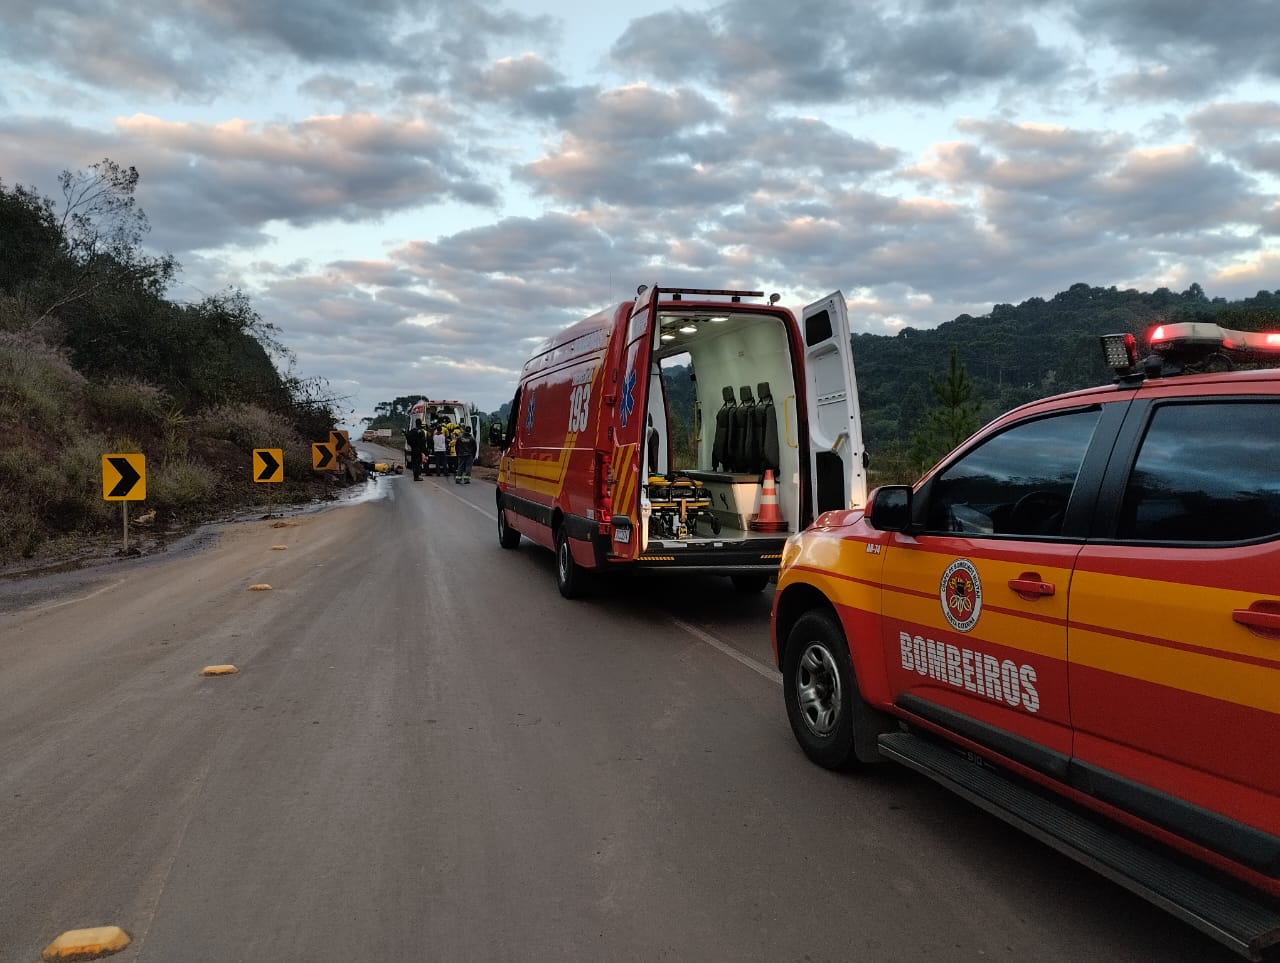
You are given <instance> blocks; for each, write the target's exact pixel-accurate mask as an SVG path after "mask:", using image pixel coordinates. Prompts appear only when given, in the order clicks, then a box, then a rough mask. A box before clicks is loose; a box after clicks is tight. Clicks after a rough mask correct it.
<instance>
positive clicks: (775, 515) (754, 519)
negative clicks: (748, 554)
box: [747, 469, 787, 532]
mask: <svg viewBox="0 0 1280 963" xmlns="http://www.w3.org/2000/svg"><path fill="white" fill-rule="evenodd" d="M747 527H748V528H750V529H751V530H752V531H756V532H785V531H786V530H787V523H786V522H785V521H784V520H783V518H782V513H781V512H779V511H778V486H777V485H775V484H774V482H773V470H772V469H765V473H764V481H763V482H762V483H761V485H760V511H759V512H758V513H757V514H755V515H752V516H751V518H750V520H749V521H748V522H747Z"/></svg>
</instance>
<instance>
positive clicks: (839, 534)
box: [771, 322, 1280, 959]
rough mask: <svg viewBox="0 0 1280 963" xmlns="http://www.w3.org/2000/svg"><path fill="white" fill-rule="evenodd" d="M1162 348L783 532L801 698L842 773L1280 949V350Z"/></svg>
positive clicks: (783, 574) (1260, 337) (1180, 329)
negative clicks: (923, 468) (943, 793)
mask: <svg viewBox="0 0 1280 963" xmlns="http://www.w3.org/2000/svg"><path fill="white" fill-rule="evenodd" d="M1146 341H1147V345H1148V351H1149V353H1148V354H1147V355H1146V356H1145V357H1140V356H1139V352H1138V345H1137V341H1136V339H1135V338H1134V336H1133V335H1117V336H1109V337H1107V338H1105V339H1104V348H1105V351H1106V356H1107V358H1108V363H1109V364H1110V365H1111V366H1112V367H1113V368H1114V369H1115V370H1116V371H1117V372H1118V377H1117V380H1116V382H1115V384H1113V385H1109V386H1106V387H1100V388H1092V389H1088V390H1084V391H1076V392H1072V393H1069V394H1064V395H1057V396H1053V397H1050V398H1045V399H1042V400H1040V401H1036V402H1032V403H1030V404H1027V405H1023V406H1022V407H1020V408H1017V409H1015V410H1013V411H1011V412H1008V413H1007V414H1005V415H1002V416H1001V417H999V418H997V419H996V420H995V421H993V422H992V423H991V424H990V425H988V426H986V427H985V428H983V429H982V430H980V431H979V432H977V433H976V434H975V435H974V436H973V437H972V438H970V439H968V440H967V441H966V442H964V443H963V444H961V446H960V447H959V448H957V449H956V450H955V451H954V452H952V453H951V454H949V455H948V456H946V457H945V458H943V459H942V461H941V462H939V464H938V465H937V466H935V467H934V468H933V469H931V470H930V471H929V472H928V473H927V474H926V475H925V476H924V477H923V478H922V479H921V480H920V481H919V482H917V483H916V484H915V485H914V486H905V485H897V486H885V487H882V488H878V489H876V491H874V492H873V493H872V494H871V496H870V497H869V500H868V504H867V506H866V508H865V511H863V510H858V511H837V512H829V513H827V514H825V515H823V516H821V517H819V518H818V519H817V520H816V521H815V523H814V524H813V525H812V526H811V527H810V528H809V529H807V530H806V531H804V532H803V533H800V534H798V535H796V536H794V537H792V538H791V539H790V540H789V541H788V543H787V545H786V548H785V551H784V555H785V557H784V559H783V562H782V567H781V569H780V572H779V576H778V588H777V591H776V593H775V595H774V604H773V611H772V617H771V626H772V639H773V645H774V652H775V655H776V659H777V664H778V667H779V669H780V670H781V671H782V676H783V693H784V704H785V707H786V713H787V717H788V720H789V722H790V725H791V729H792V731H793V732H794V734H795V737H796V740H797V741H798V742H799V744H800V746H801V747H802V748H803V750H804V752H805V753H806V754H807V755H808V756H809V757H810V758H811V759H813V760H814V761H815V762H817V763H819V764H820V765H823V766H827V767H830V768H843V767H846V766H849V765H857V764H865V763H872V762H876V761H879V760H882V759H891V760H895V761H897V762H900V763H902V764H904V765H907V766H909V767H911V768H913V769H915V770H916V771H918V772H920V773H923V774H924V775H926V776H928V777H929V778H931V779H934V780H936V781H937V782H939V783H940V784H942V785H944V786H946V787H947V788H949V789H952V790H953V791H955V792H957V793H959V794H961V795H962V796H964V797H965V798H967V799H969V800H970V801H972V802H974V803H976V804H977V805H979V806H981V807H983V808H984V809H987V810H988V811H989V812H991V813H993V814H995V815H997V816H999V817H1001V818H1003V819H1005V820H1007V821H1008V822H1010V823H1011V824H1013V825H1015V826H1017V827H1018V828H1020V829H1023V830H1026V831H1027V832H1030V833H1031V834H1033V835H1034V836H1035V837H1036V838H1038V839H1040V840H1042V841H1043V842H1046V843H1048V844H1049V845H1051V846H1053V847H1055V848H1057V849H1059V850H1060V851H1062V852H1064V853H1066V854H1067V855H1070V856H1072V857H1074V858H1076V859H1079V860H1081V861H1082V862H1084V863H1085V864H1086V865H1089V866H1091V867H1093V868H1094V869H1096V870H1098V871H1100V872H1102V873H1103V874H1105V875H1107V876H1108V877H1110V878H1111V879H1113V880H1115V881H1116V882H1118V883H1120V884H1121V885H1123V886H1125V887H1127V888H1129V889H1130V890H1132V891H1134V892H1136V893H1138V894H1140V895H1142V896H1144V897H1146V898H1149V899H1151V900H1152V901H1154V902H1156V903H1157V904H1159V905H1160V906H1162V907H1164V908H1165V909H1167V910H1170V911H1171V912H1173V913H1175V914H1176V915H1177V916H1179V917H1180V918H1182V919H1184V920H1186V921H1187V922H1189V923H1191V924H1192V925H1194V926H1196V927H1198V928H1199V929H1201V930H1203V931H1204V932H1205V933H1207V934H1209V935H1211V936H1213V937H1214V938H1216V939H1218V940H1220V941H1221V942H1223V943H1225V944H1226V945H1228V946H1230V947H1231V948H1232V949H1234V950H1236V951H1237V952H1239V953H1241V954H1242V955H1244V956H1247V957H1249V958H1251V959H1263V958H1270V957H1271V956H1273V955H1275V954H1276V952H1277V950H1278V949H1280V767H1278V766H1277V765H1276V749H1277V747H1278V746H1280V371H1277V370H1275V369H1274V367H1268V366H1274V365H1276V364H1277V363H1280V334H1277V333H1271V332H1262V333H1257V332H1248V333H1246V332H1239V331H1230V330H1226V329H1222V328H1219V327H1218V326H1217V325H1215V324H1209V323H1203V322H1195V323H1168V324H1163V325H1159V326H1157V327H1155V328H1153V329H1152V330H1151V331H1149V332H1148V334H1147V338H1146ZM1246 369H1257V370H1246ZM1173 375H1177V377H1174V376H1173Z"/></svg>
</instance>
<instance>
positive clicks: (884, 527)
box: [867, 485, 911, 532]
mask: <svg viewBox="0 0 1280 963" xmlns="http://www.w3.org/2000/svg"><path fill="white" fill-rule="evenodd" d="M867 502H868V505H867V520H868V521H869V522H870V523H871V527H872V528H875V529H879V530H880V531H882V532H906V531H908V530H909V529H910V528H911V486H910V485H881V486H880V487H879V488H877V489H876V490H875V491H873V492H872V493H871V495H870V496H869V497H868V498H867Z"/></svg>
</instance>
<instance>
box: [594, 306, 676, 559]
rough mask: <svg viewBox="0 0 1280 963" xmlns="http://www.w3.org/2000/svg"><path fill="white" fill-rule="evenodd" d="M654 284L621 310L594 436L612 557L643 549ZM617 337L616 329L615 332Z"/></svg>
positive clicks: (632, 554)
mask: <svg viewBox="0 0 1280 963" xmlns="http://www.w3.org/2000/svg"><path fill="white" fill-rule="evenodd" d="M660 294H661V292H660V290H659V288H658V286H657V285H656V284H653V285H647V286H641V287H640V288H638V289H637V291H636V298H635V302H634V304H633V306H632V307H631V310H630V311H629V312H628V313H627V314H626V318H625V324H624V331H623V337H622V338H620V339H619V340H621V342H622V343H621V344H620V345H611V346H610V351H609V362H608V364H609V367H610V368H611V369H612V370H611V371H610V372H609V378H610V383H609V387H608V389H607V391H606V404H607V405H609V406H610V408H611V410H612V412H613V415H612V417H611V418H610V419H609V420H608V424H607V427H606V426H605V423H604V421H603V420H602V422H601V425H602V429H603V430H604V432H605V437H603V438H598V439H597V442H596V447H597V449H599V450H600V452H601V457H606V456H607V457H608V459H609V468H608V474H609V479H610V481H609V494H610V502H611V511H612V515H611V518H610V521H612V523H613V540H612V544H611V545H610V554H612V555H613V557H614V558H615V560H617V559H634V558H635V557H636V556H638V555H639V554H641V553H642V552H643V551H645V550H646V549H647V548H648V541H649V538H648V534H649V533H648V521H647V518H646V512H645V511H644V508H645V507H646V503H647V500H646V498H645V485H646V483H647V482H648V479H649V476H648V470H647V467H648V466H647V465H646V464H645V451H644V443H645V441H646V439H647V437H648V435H647V432H646V431H645V416H646V412H647V405H648V400H647V399H648V393H649V369H650V366H651V364H652V351H653V337H652V329H653V328H654V327H655V326H656V324H657V312H658V299H659V296H660ZM615 337H617V332H615Z"/></svg>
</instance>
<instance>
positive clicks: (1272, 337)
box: [1267, 334, 1280, 347]
mask: <svg viewBox="0 0 1280 963" xmlns="http://www.w3.org/2000/svg"><path fill="white" fill-rule="evenodd" d="M1267 344H1269V345H1272V344H1273V345H1276V346H1277V347H1280V334H1269V335H1267Z"/></svg>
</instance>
